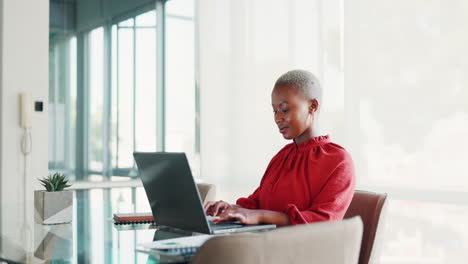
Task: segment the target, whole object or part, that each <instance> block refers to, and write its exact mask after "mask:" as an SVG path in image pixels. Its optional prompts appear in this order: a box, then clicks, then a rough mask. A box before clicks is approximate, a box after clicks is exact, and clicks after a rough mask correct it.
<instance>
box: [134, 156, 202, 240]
mask: <svg viewBox="0 0 468 264" xmlns="http://www.w3.org/2000/svg"><path fill="white" fill-rule="evenodd" d="M133 156H134V158H135V161H136V164H137V166H138V169H139V171H140V177H141V180H142V182H143V187H144V188H145V192H146V195H147V196H148V200H149V203H150V206H151V210H152V212H153V216H154V219H155V222H156V223H157V224H158V225H164V226H170V227H174V228H180V229H184V230H189V231H194V232H200V233H208V234H209V233H210V228H209V226H208V222H207V220H206V217H205V212H204V210H203V205H202V202H201V199H200V195H199V193H198V189H197V186H196V184H195V181H194V179H193V177H192V173H191V171H190V167H189V164H188V161H187V157H186V156H185V153H170V152H147V153H142V152H135V153H133Z"/></svg>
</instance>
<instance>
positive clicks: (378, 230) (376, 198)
mask: <svg viewBox="0 0 468 264" xmlns="http://www.w3.org/2000/svg"><path fill="white" fill-rule="evenodd" d="M386 200H387V194H386V193H383V194H380V193H374V192H368V191H359V190H356V191H355V192H354V196H353V199H352V201H351V204H350V205H349V208H348V210H347V211H346V214H345V217H344V218H345V219H346V218H350V217H354V216H360V217H361V219H362V222H363V224H364V233H363V234H362V245H361V252H360V254H359V264H368V263H374V262H375V261H376V260H377V259H378V257H379V251H380V241H381V240H382V238H381V236H382V229H383V226H384V223H383V219H384V215H385V211H386V209H385V208H386V204H387V203H386Z"/></svg>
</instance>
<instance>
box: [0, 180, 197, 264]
mask: <svg viewBox="0 0 468 264" xmlns="http://www.w3.org/2000/svg"><path fill="white" fill-rule="evenodd" d="M145 206H148V205H147V200H146V195H145V193H144V190H143V189H142V188H141V187H136V188H134V187H132V188H130V187H129V188H113V189H92V190H77V191H75V202H74V216H73V222H72V223H70V224H59V225H40V224H35V226H34V228H33V229H34V232H33V233H34V234H33V236H34V252H32V253H29V254H27V253H26V251H25V249H24V248H23V247H22V245H20V244H18V243H14V242H12V241H11V240H9V239H8V238H6V237H0V260H2V261H7V262H8V263H28V262H30V263H44V262H47V263H80V264H81V263H125V264H127V263H128V264H132V263H145V264H150V263H167V260H164V259H162V258H159V257H158V256H151V255H149V254H147V253H144V252H139V251H136V247H137V245H138V244H139V243H145V242H151V241H153V239H166V238H174V237H181V236H187V235H191V233H189V232H185V231H182V230H176V229H168V228H156V227H154V226H151V225H149V224H141V225H114V223H113V221H112V220H111V218H112V213H113V212H118V211H119V212H131V211H132V210H128V209H129V208H130V209H131V208H136V211H139V212H144V211H148V210H149V209H148V208H143V207H145ZM126 209H127V210H126ZM27 256H29V258H28V260H26V257H27ZM0 263H1V261H0Z"/></svg>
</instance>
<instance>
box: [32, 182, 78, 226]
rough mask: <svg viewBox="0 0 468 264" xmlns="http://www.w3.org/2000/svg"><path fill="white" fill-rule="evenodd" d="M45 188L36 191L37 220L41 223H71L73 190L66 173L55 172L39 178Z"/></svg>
mask: <svg viewBox="0 0 468 264" xmlns="http://www.w3.org/2000/svg"><path fill="white" fill-rule="evenodd" d="M39 181H40V182H41V184H42V186H44V187H45V189H46V190H45V191H44V190H37V191H35V192H34V207H35V210H36V212H35V218H36V222H38V223H40V224H46V225H49V224H63V223H70V222H71V221H72V217H73V192H72V191H70V190H64V189H65V188H67V187H70V186H71V185H69V184H68V180H67V179H66V177H65V175H63V174H60V173H54V174H53V175H49V176H48V177H47V178H42V179H40V180H39Z"/></svg>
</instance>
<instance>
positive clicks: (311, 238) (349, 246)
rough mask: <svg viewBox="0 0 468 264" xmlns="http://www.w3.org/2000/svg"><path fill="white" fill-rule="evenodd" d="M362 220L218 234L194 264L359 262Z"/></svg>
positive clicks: (206, 245) (195, 257) (208, 242)
mask: <svg viewBox="0 0 468 264" xmlns="http://www.w3.org/2000/svg"><path fill="white" fill-rule="evenodd" d="M362 228H363V227H362V221H361V218H360V217H353V218H350V219H347V220H343V221H338V222H321V223H315V224H307V225H298V226H289V227H283V228H278V229H276V230H272V231H267V232H260V233H242V234H233V235H228V236H219V237H214V238H212V239H210V240H208V241H207V242H206V243H205V244H204V245H203V246H202V247H200V248H199V250H198V252H197V254H196V255H195V256H194V257H193V259H192V262H191V263H192V264H215V263H216V264H217V263H223V264H234V263H236V264H237V263H242V264H262V263H265V264H267V263H268V264H275V263H277V264H280V263H281V264H283V263H319V264H356V263H357V261H358V257H359V249H360V247H361V236H362Z"/></svg>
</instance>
